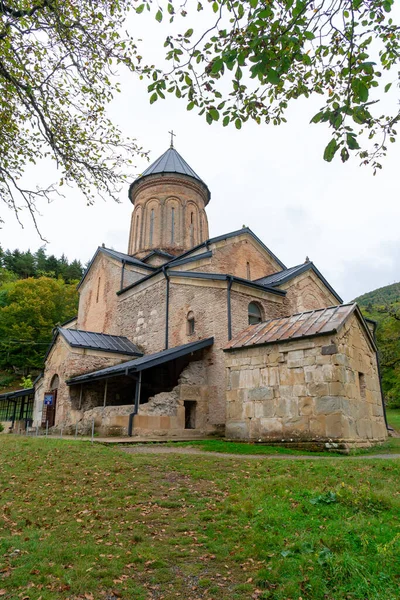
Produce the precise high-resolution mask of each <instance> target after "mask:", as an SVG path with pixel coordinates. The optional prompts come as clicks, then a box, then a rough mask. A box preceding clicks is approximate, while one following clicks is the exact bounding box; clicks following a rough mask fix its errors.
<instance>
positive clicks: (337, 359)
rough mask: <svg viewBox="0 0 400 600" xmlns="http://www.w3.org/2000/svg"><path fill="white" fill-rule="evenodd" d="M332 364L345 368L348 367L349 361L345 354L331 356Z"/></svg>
mask: <svg viewBox="0 0 400 600" xmlns="http://www.w3.org/2000/svg"><path fill="white" fill-rule="evenodd" d="M332 363H333V364H334V365H341V366H344V367H347V366H348V365H349V359H348V358H347V356H346V355H345V354H342V353H338V354H335V355H334V356H332Z"/></svg>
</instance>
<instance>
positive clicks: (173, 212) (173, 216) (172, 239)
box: [171, 207, 175, 244]
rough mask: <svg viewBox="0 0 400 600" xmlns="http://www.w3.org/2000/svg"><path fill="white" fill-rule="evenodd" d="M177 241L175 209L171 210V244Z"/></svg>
mask: <svg viewBox="0 0 400 600" xmlns="http://www.w3.org/2000/svg"><path fill="white" fill-rule="evenodd" d="M174 240H175V208H174V207H172V208H171V244H173V243H174Z"/></svg>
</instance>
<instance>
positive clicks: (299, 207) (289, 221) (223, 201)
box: [0, 22, 400, 301]
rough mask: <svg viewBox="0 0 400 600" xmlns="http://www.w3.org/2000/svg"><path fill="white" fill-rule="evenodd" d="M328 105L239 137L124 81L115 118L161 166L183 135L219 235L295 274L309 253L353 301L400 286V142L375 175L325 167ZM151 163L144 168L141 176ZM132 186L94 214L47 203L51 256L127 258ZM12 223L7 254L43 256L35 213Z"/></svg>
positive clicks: (3, 239) (44, 225)
mask: <svg viewBox="0 0 400 600" xmlns="http://www.w3.org/2000/svg"><path fill="white" fill-rule="evenodd" d="M146 27H148V29H147V30H144V32H143V33H142V35H143V37H144V38H146V35H147V36H148V39H152V38H151V36H152V35H153V34H152V27H153V22H151V23H149V22H147V24H146ZM153 47H154V45H153ZM393 76H394V75H393ZM397 91H398V90H397ZM396 93H397V92H396ZM321 104H322V103H321V101H320V100H319V99H318V98H316V99H315V100H311V101H303V100H302V101H297V103H295V104H294V105H293V107H292V108H291V110H290V111H289V112H288V114H287V118H288V123H287V124H286V125H281V126H279V127H274V126H273V125H268V126H267V125H256V124H255V123H247V124H245V125H244V126H243V128H242V129H241V130H240V131H237V130H236V129H235V128H234V127H228V128H223V127H222V125H220V124H219V123H215V124H213V125H212V126H209V125H207V123H206V122H205V120H203V118H202V117H199V116H197V115H196V113H195V111H194V110H193V111H191V112H187V111H186V108H185V103H184V102H183V101H179V100H177V99H174V98H168V99H167V100H166V101H163V102H161V101H159V102H156V103H155V104H153V105H152V106H150V105H149V101H148V95H147V91H146V85H143V83H141V82H140V81H139V80H138V79H137V78H135V77H134V76H124V77H123V93H122V94H120V95H119V97H118V98H117V99H116V101H115V102H114V104H113V106H112V107H111V114H112V116H113V118H114V119H115V120H116V121H117V122H118V123H119V124H120V126H121V128H122V130H123V132H124V133H125V134H126V135H130V136H133V137H136V139H137V140H138V142H139V143H140V144H141V145H142V146H143V147H144V148H145V149H147V150H150V152H151V154H150V156H151V161H153V160H155V159H157V158H158V156H159V155H160V154H162V153H163V152H164V151H165V150H166V149H167V148H168V146H169V135H168V131H169V130H170V129H171V128H173V130H174V131H175V132H176V134H177V135H176V138H175V147H176V149H177V150H178V151H179V152H180V153H181V154H182V156H183V157H184V159H185V160H186V161H187V162H188V163H189V164H190V166H191V167H192V168H193V169H194V170H195V171H196V172H197V173H198V174H199V176H200V177H201V178H202V179H204V181H205V182H206V183H207V185H208V187H209V188H210V190H211V201H210V204H209V205H208V207H207V214H208V220H209V226H210V235H211V236H216V235H220V234H223V233H227V232H229V231H233V230H235V229H239V228H240V227H242V225H247V226H248V227H250V228H251V229H252V230H253V231H254V232H255V233H256V234H257V235H258V236H259V237H260V238H261V239H262V240H263V241H264V243H265V244H266V245H267V246H268V247H269V248H270V249H271V250H272V252H274V254H276V255H277V256H278V257H279V258H280V259H281V260H282V261H283V262H284V263H285V264H286V265H287V266H293V265H296V264H299V263H302V262H304V259H305V257H306V256H307V255H308V256H309V257H310V259H311V260H313V261H314V263H315V264H316V266H317V267H318V268H319V270H320V271H322V273H323V274H324V276H325V277H326V278H327V279H328V281H329V282H330V283H331V285H332V286H333V287H334V288H335V289H336V290H337V292H338V293H339V294H340V295H341V296H342V297H343V299H344V300H346V301H347V300H351V299H352V298H354V297H355V296H357V295H359V294H362V293H364V292H367V291H370V290H372V289H375V288H377V287H381V286H384V285H387V284H390V283H393V282H395V281H399V280H400V266H399V265H400V226H399V224H400V202H399V195H400V192H399V188H400V186H399V183H400V177H399V169H400V145H399V142H398V143H396V144H394V145H392V147H391V148H390V152H389V155H388V157H387V158H386V159H385V160H384V168H383V171H381V172H380V173H378V174H377V175H376V176H375V177H374V176H373V173H372V169H371V168H369V167H360V166H359V165H358V163H359V161H358V160H357V159H356V158H355V159H353V160H351V161H349V162H348V163H346V164H344V165H343V164H342V163H341V162H340V161H338V160H334V162H333V163H331V164H328V163H326V162H324V161H323V159H322V154H323V149H324V147H325V146H326V144H327V142H328V141H329V139H330V133H329V131H328V130H327V129H326V128H325V126H321V125H310V124H309V121H310V119H311V117H312V116H313V115H314V114H315V113H316V112H317V111H318V109H319V107H320V105H321ZM148 164H149V163H147V162H146V161H145V160H136V165H137V173H140V172H141V171H143V170H144V169H145V168H146V167H147V166H148ZM46 175H47V171H46V168H45V167H43V168H39V167H38V168H37V169H35V170H34V171H30V173H29V179H30V184H31V185H34V186H36V184H38V185H40V183H41V181H43V179H45V177H46ZM128 187H129V183H127V185H126V188H125V189H124V190H122V192H121V195H120V200H121V203H120V204H116V203H114V202H112V201H111V200H110V201H109V202H106V203H105V202H103V201H102V200H99V201H98V202H96V203H95V204H94V205H93V206H89V207H87V206H86V205H85V200H84V199H83V198H82V197H81V196H80V195H79V194H78V192H76V191H74V190H68V192H67V194H66V197H65V198H64V199H63V198H60V199H57V200H55V201H54V202H53V203H52V204H47V203H43V204H42V205H41V206H40V210H41V213H42V216H41V217H40V218H39V226H40V229H41V231H42V232H43V235H44V236H45V237H46V239H47V240H48V241H49V243H48V244H47V252H48V253H52V254H55V255H57V256H60V255H61V254H62V253H64V254H66V255H67V256H68V258H69V259H74V258H78V259H80V260H81V261H82V262H86V261H88V260H89V259H90V258H91V256H92V255H93V254H94V252H95V250H96V248H97V246H99V245H101V244H102V243H105V245H106V246H109V247H113V248H115V249H117V250H120V251H122V252H126V251H127V245H128V234H129V223H130V215H131V211H132V206H131V204H130V202H129V200H128ZM64 192H65V190H64ZM2 214H4V211H2ZM5 216H6V224H5V226H4V227H3V229H2V230H0V243H1V245H2V246H3V248H10V249H14V248H19V249H20V250H26V249H28V248H30V249H31V250H32V251H36V250H37V249H38V248H39V247H40V246H41V245H43V242H41V240H40V238H39V237H38V235H37V233H36V232H35V230H34V228H33V226H32V224H31V223H30V220H29V217H28V215H25V217H23V222H24V229H21V227H20V226H19V225H18V224H17V223H16V221H15V219H14V217H13V215H12V213H8V214H6V215H5Z"/></svg>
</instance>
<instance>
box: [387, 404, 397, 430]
mask: <svg viewBox="0 0 400 600" xmlns="http://www.w3.org/2000/svg"><path fill="white" fill-rule="evenodd" d="M386 416H387V420H388V423H389V425H391V427H393V429H396V430H397V431H398V432H399V433H400V408H387V409H386Z"/></svg>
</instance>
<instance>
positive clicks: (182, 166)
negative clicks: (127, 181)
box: [129, 146, 211, 205]
mask: <svg viewBox="0 0 400 600" xmlns="http://www.w3.org/2000/svg"><path fill="white" fill-rule="evenodd" d="M171 173H177V174H179V175H185V176H186V177H191V178H192V179H195V180H196V181H198V182H199V183H200V184H201V185H203V186H204V187H205V189H206V191H207V201H206V203H205V204H206V205H207V204H208V203H209V201H210V198H211V192H210V190H209V189H208V187H207V185H206V184H205V183H204V181H203V180H202V179H201V177H199V176H198V175H197V173H196V172H195V171H193V169H192V167H191V166H190V165H188V163H187V162H186V160H185V159H184V158H183V157H182V156H181V155H180V154H179V152H177V151H176V150H175V148H174V147H173V146H171V147H170V148H168V150H167V151H166V152H164V154H162V155H161V156H160V157H159V158H157V160H155V161H154V162H153V164H151V165H150V166H149V167H147V169H146V170H145V171H143V173H142V174H141V175H140V176H139V177H138V178H137V179H135V181H134V182H133V183H132V184H131V186H130V188H129V198H130V200H131V202H132V197H133V194H132V191H133V190H134V188H135V186H136V185H138V184H139V182H141V181H143V179H144V178H145V177H149V176H150V175H161V176H162V175H164V174H171Z"/></svg>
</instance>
